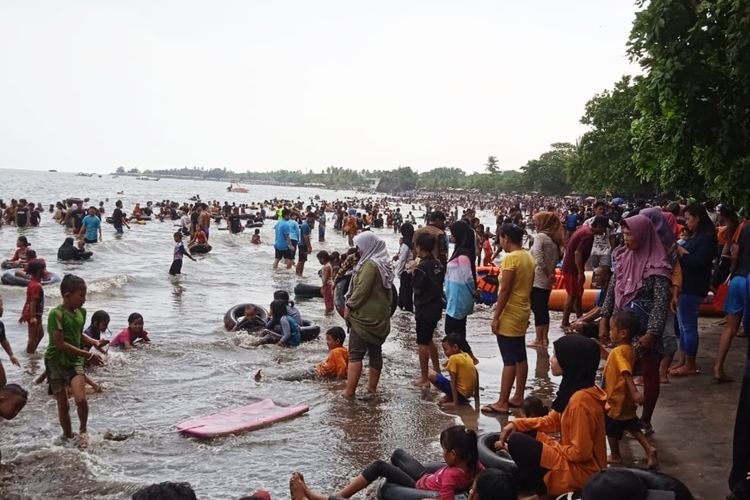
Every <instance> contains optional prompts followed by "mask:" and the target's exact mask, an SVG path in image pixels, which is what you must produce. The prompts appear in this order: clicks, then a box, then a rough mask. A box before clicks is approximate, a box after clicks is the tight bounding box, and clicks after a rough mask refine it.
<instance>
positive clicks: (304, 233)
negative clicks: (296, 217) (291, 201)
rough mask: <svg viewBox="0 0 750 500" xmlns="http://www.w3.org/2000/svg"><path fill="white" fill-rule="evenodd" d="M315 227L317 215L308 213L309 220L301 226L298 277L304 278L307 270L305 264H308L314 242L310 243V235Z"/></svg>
mask: <svg viewBox="0 0 750 500" xmlns="http://www.w3.org/2000/svg"><path fill="white" fill-rule="evenodd" d="M314 226H315V214H313V213H311V212H310V213H308V214H307V218H306V219H305V220H304V222H302V224H300V226H299V234H300V240H299V260H298V261H297V276H302V271H304V270H305V262H307V255H308V254H309V253H310V252H312V242H311V241H310V233H312V228H313V227H314Z"/></svg>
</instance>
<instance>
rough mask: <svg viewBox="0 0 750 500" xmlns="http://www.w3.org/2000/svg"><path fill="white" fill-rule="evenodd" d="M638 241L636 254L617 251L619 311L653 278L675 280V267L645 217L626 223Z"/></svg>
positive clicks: (634, 252)
mask: <svg viewBox="0 0 750 500" xmlns="http://www.w3.org/2000/svg"><path fill="white" fill-rule="evenodd" d="M622 224H623V225H624V226H626V227H627V228H628V229H630V232H631V233H632V234H633V236H634V237H635V239H636V240H637V241H638V248H637V249H636V250H629V249H628V248H627V247H625V246H622V247H620V248H619V249H617V250H616V251H615V262H616V266H615V276H616V278H617V283H616V285H615V308H616V309H617V310H622V309H623V308H624V307H625V305H627V304H628V303H629V302H630V301H631V300H633V299H634V298H635V296H636V294H637V293H638V290H640V289H641V287H643V280H644V279H646V278H648V277H649V276H664V277H665V278H671V277H672V266H671V264H670V263H669V257H668V256H667V252H666V251H665V250H664V246H663V245H662V243H661V240H660V239H659V235H658V234H657V233H656V229H654V226H653V224H651V221H650V220H649V219H648V217H646V216H645V215H634V216H633V217H628V218H627V219H624V220H623V221H622Z"/></svg>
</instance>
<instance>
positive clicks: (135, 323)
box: [109, 312, 151, 349]
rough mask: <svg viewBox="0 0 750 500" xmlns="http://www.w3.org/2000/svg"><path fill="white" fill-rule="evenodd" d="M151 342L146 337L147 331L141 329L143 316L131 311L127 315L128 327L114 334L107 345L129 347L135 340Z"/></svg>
mask: <svg viewBox="0 0 750 500" xmlns="http://www.w3.org/2000/svg"><path fill="white" fill-rule="evenodd" d="M137 340H141V341H142V342H151V340H150V339H149V338H148V332H147V331H146V330H144V329H143V316H141V314H140V313H137V312H135V313H133V314H131V315H130V316H128V327H127V328H125V329H124V330H123V331H121V332H120V333H118V334H117V335H115V337H114V338H113V339H112V340H111V341H110V343H109V345H110V346H112V347H123V348H125V349H130V346H131V345H132V344H133V343H135V341H137Z"/></svg>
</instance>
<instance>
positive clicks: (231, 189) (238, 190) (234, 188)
mask: <svg viewBox="0 0 750 500" xmlns="http://www.w3.org/2000/svg"><path fill="white" fill-rule="evenodd" d="M227 191H229V192H230V193H247V188H246V187H242V186H235V185H234V184H230V185H229V186H228V187H227Z"/></svg>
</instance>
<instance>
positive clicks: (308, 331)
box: [299, 319, 320, 342]
mask: <svg viewBox="0 0 750 500" xmlns="http://www.w3.org/2000/svg"><path fill="white" fill-rule="evenodd" d="M299 336H300V338H301V340H302V342H307V341H309V340H315V339H317V338H318V337H319V336H320V326H318V325H314V324H313V322H312V321H308V320H306V319H304V320H302V324H301V325H299Z"/></svg>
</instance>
